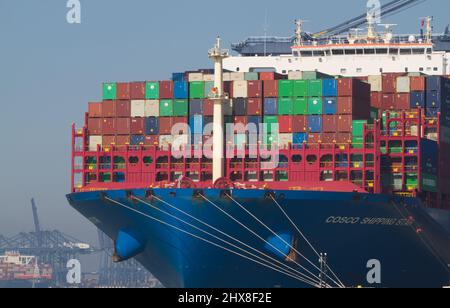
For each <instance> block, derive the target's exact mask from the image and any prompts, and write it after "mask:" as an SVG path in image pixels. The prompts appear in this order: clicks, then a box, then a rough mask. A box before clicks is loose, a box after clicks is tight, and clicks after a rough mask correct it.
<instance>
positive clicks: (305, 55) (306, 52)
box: [300, 50, 313, 57]
mask: <svg viewBox="0 0 450 308" xmlns="http://www.w3.org/2000/svg"><path fill="white" fill-rule="evenodd" d="M300 56H302V57H312V56H313V52H312V51H308V50H305V51H301V52H300Z"/></svg>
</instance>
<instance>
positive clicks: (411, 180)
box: [406, 173, 419, 190]
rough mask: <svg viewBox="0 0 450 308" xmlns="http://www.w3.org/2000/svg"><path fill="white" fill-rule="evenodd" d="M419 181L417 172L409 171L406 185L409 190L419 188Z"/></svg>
mask: <svg viewBox="0 0 450 308" xmlns="http://www.w3.org/2000/svg"><path fill="white" fill-rule="evenodd" d="M418 184H419V181H418V179H417V174H416V173H407V174H406V187H407V188H408V190H413V189H417V186H418Z"/></svg>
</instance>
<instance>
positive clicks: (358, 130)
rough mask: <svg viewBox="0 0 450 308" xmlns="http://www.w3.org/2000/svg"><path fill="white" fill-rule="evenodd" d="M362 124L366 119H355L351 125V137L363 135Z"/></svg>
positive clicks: (364, 123) (365, 122)
mask: <svg viewBox="0 0 450 308" xmlns="http://www.w3.org/2000/svg"><path fill="white" fill-rule="evenodd" d="M364 125H367V121H366V120H355V121H353V125H352V135H353V137H363V135H364Z"/></svg>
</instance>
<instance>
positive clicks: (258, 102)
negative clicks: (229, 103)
mask: <svg viewBox="0 0 450 308" xmlns="http://www.w3.org/2000/svg"><path fill="white" fill-rule="evenodd" d="M262 109H263V108H262V99H261V98H249V99H248V101H247V115H249V116H256V115H262Z"/></svg>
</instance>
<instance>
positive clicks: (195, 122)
mask: <svg viewBox="0 0 450 308" xmlns="http://www.w3.org/2000/svg"><path fill="white" fill-rule="evenodd" d="M189 127H190V128H191V134H203V128H204V121H203V116H201V115H194V116H190V117H189Z"/></svg>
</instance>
